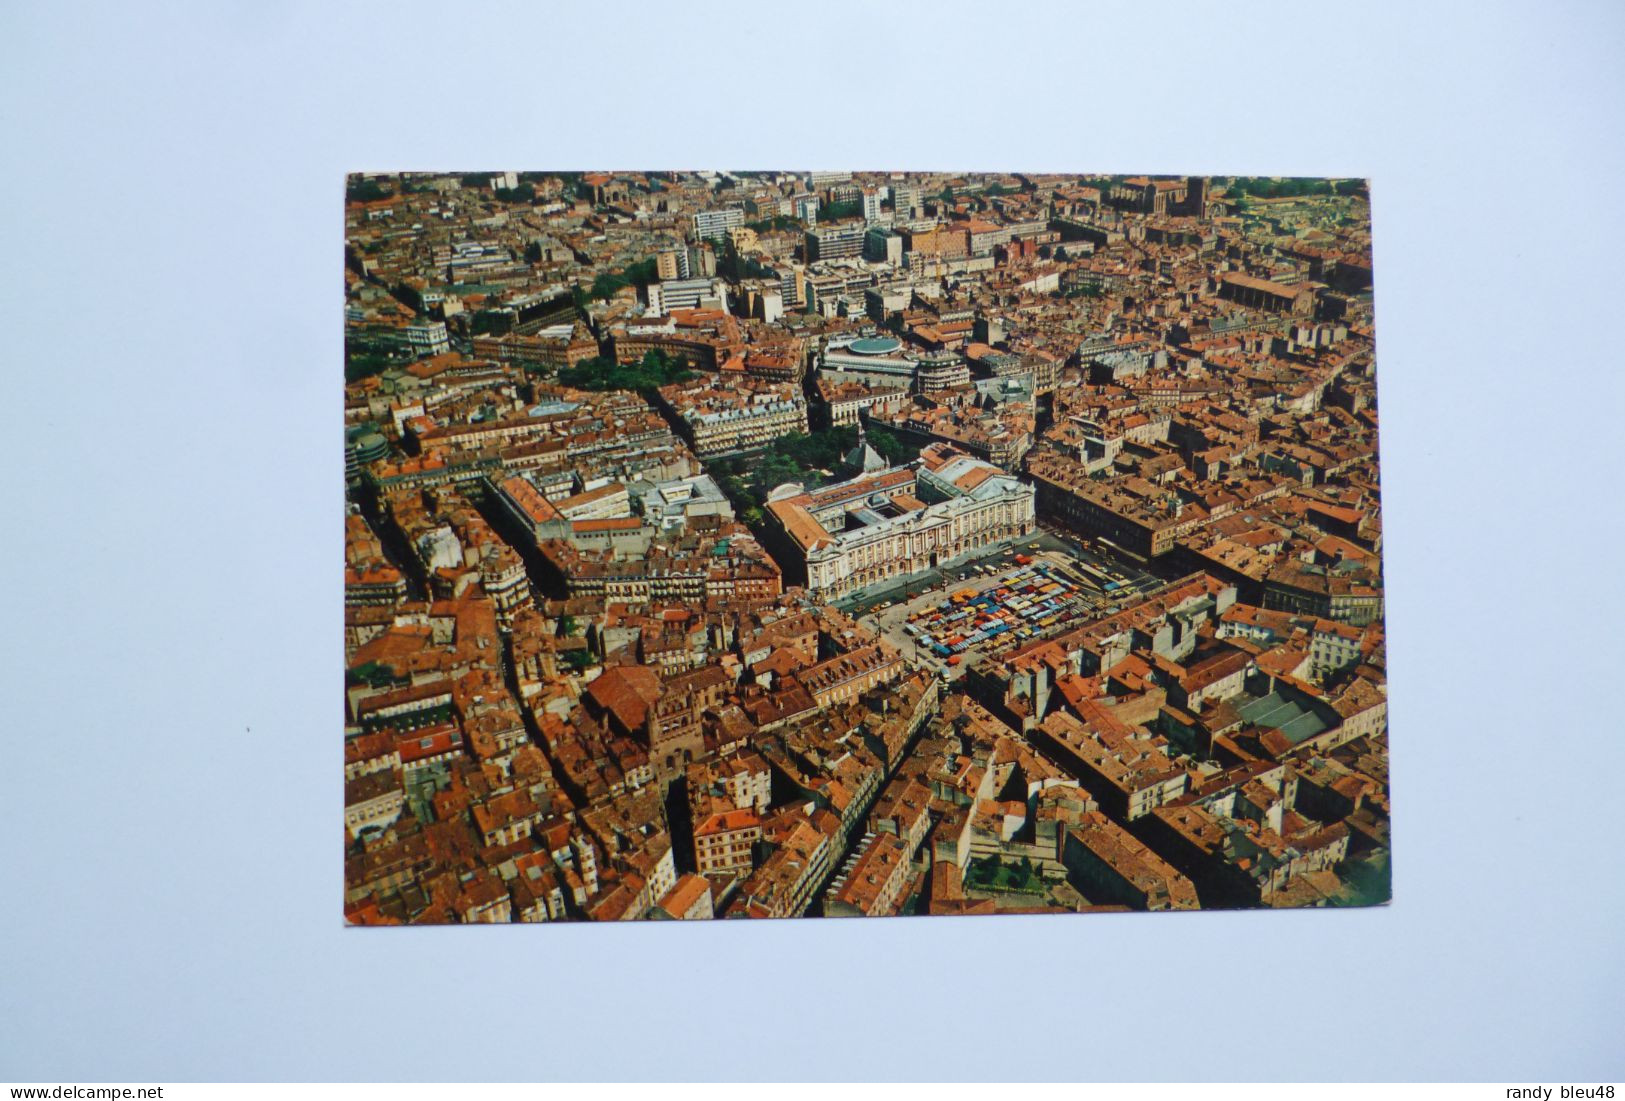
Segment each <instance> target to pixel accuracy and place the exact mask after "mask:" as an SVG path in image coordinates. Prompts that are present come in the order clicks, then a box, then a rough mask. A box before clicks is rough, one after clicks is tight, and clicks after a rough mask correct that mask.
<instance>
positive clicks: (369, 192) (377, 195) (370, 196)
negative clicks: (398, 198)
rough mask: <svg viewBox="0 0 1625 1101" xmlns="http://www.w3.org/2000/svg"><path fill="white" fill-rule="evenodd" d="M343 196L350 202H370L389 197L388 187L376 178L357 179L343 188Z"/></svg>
mask: <svg viewBox="0 0 1625 1101" xmlns="http://www.w3.org/2000/svg"><path fill="white" fill-rule="evenodd" d="M344 197H345V198H346V199H347V200H349V201H350V202H352V203H372V202H377V201H378V200H379V199H387V198H389V189H388V188H386V187H384V186H383V185H382V184H380V183H379V182H378V181H377V180H358V181H356V182H355V183H353V184H351V185H350V186H349V187H348V188H346V189H345V191H344Z"/></svg>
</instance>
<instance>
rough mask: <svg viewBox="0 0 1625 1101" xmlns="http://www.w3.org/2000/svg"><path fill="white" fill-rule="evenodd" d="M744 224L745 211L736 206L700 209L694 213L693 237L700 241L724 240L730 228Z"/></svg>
mask: <svg viewBox="0 0 1625 1101" xmlns="http://www.w3.org/2000/svg"><path fill="white" fill-rule="evenodd" d="M744 224H745V212H744V210H742V209H741V208H739V207H737V206H726V207H723V208H722V209H720V210H701V211H698V212H696V213H695V215H694V237H695V239H696V240H701V241H707V240H709V241H724V240H727V237H728V231H729V230H730V229H733V228H735V227H736V226H742V225H744Z"/></svg>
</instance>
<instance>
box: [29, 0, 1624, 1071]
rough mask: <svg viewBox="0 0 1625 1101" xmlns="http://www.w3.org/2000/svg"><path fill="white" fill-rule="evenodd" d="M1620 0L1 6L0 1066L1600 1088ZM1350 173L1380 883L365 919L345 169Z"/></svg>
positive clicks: (1613, 659) (1615, 492)
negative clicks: (1366, 906) (1387, 695)
mask: <svg viewBox="0 0 1625 1101" xmlns="http://www.w3.org/2000/svg"><path fill="white" fill-rule="evenodd" d="M1622 31H1625V17H1622V12H1621V9H1620V8H1619V7H1617V6H1614V5H1608V4H1597V5H1583V4H1561V3H1560V4H1550V5H1545V6H1543V7H1542V8H1541V9H1540V10H1535V9H1534V8H1533V7H1531V8H1530V9H1522V8H1515V7H1511V6H1507V5H1497V4H1481V5H1463V6H1460V7H1454V6H1452V7H1451V8H1450V9H1449V10H1447V11H1441V10H1436V9H1434V8H1432V7H1431V6H1427V5H1420V4H1409V3H1404V4H1378V5H1365V4H1357V5H1355V4H1348V5H1310V4H1267V3H1246V4H1240V3H1229V4H1222V5H1194V4H1192V5H1186V4H1171V3H1158V4H1146V5H1134V4H1121V3H1120V4H1112V5H1099V6H1089V5H1082V4H1079V5H1066V4H1060V3H1056V4H1045V5H1042V6H1033V5H1022V4H954V3H941V2H938V3H929V4H925V3H918V4H901V3H900V4H874V5H872V6H864V5H860V4H848V3H831V2H820V3H817V4H812V5H797V6H796V7H795V11H794V13H793V14H791V13H788V12H785V13H783V14H781V12H780V9H779V8H778V7H777V6H775V5H770V4H763V3H760V2H756V3H750V4H660V5H651V6H650V7H649V8H648V10H639V9H637V8H636V7H634V6H630V5H610V4H585V3H575V4H570V5H568V6H566V7H556V6H552V5H547V6H543V5H534V6H533V5H509V4H503V3H496V2H491V0H479V2H476V3H471V4H466V5H462V4H427V3H419V4H413V3H400V2H396V3H389V4H363V5H353V6H346V7H345V8H344V9H343V10H342V11H337V10H335V11H329V10H327V7H326V6H325V5H319V4H314V3H305V4H283V5H276V4H223V5H213V6H205V5H201V4H199V5H184V4H183V5H146V4H140V5H115V4H106V5H89V4H87V5H55V4H43V3H39V4H29V5H23V4H17V3H13V4H9V5H6V6H5V7H4V8H3V9H0V41H3V42H4V44H5V49H6V54H7V60H6V62H5V63H4V65H3V66H0V136H3V137H4V139H5V141H4V145H3V146H0V148H3V149H4V150H5V154H6V157H5V159H6V162H7V167H6V169H5V172H4V176H3V177H0V178H3V180H4V183H3V184H0V200H3V206H0V246H3V255H4V257H5V263H4V267H3V268H0V303H3V305H0V315H3V316H4V318H5V326H4V333H5V338H4V341H3V342H0V363H3V364H4V368H5V370H4V383H5V386H4V394H5V398H6V402H5V404H6V410H5V422H6V425H7V430H6V434H5V440H6V443H7V447H6V456H7V459H8V465H9V468H10V476H9V477H8V478H7V479H6V480H5V488H4V491H3V498H0V501H3V504H4V511H3V513H0V515H3V516H4V521H3V528H0V533H3V534H0V541H3V545H4V547H5V552H4V554H3V556H0V560H3V562H4V565H5V574H4V575H5V581H6V600H5V603H6V604H7V605H8V606H9V607H8V613H9V614H7V615H6V617H5V625H6V631H5V635H4V640H5V641H4V642H3V643H0V647H3V648H4V650H5V654H6V660H5V662H4V665H3V667H0V669H3V671H0V678H3V684H0V687H3V688H4V692H5V697H4V698H5V705H4V712H3V713H4V715H5V717H4V718H3V719H0V727H3V728H4V730H5V735H4V738H5V741H4V745H5V747H6V757H5V765H6V767H5V769H4V773H3V775H4V782H3V784H0V857H3V875H0V884H3V885H0V1020H3V1021H4V1026H3V1028H0V1079H7V1078H9V1079H13V1080H19V1079H20V1080H33V1081H52V1082H61V1081H75V1080H78V1081H88V1080H100V1079H122V1080H127V1081H128V1080H151V1081H163V1080H170V1081H175V1080H187V1079H233V1080H237V1079H251V1080H252V1079H268V1078H269V1079H276V1078H288V1079H307V1080H308V1079H342V1078H358V1079H388V1078H400V1079H433V1078H444V1079H453V1080H465V1081H466V1080H470V1079H482V1078H493V1079H508V1078H518V1079H546V1078H555V1077H558V1078H591V1077H600V1076H618V1077H632V1078H643V1077H680V1078H682V1077H702V1078H710V1077H775V1078H777V1077H798V1078H799V1077H815V1078H848V1077H854V1076H855V1077H864V1078H870V1077H927V1078H937V1077H982V1076H997V1077H1001V1078H1008V1077H1028V1076H1031V1077H1065V1078H1085V1079H1097V1080H1124V1079H1129V1080H1133V1079H1145V1078H1156V1079H1179V1078H1196V1079H1212V1078H1218V1079H1253V1080H1256V1079H1276V1078H1282V1079H1291V1078H1310V1079H1343V1078H1351V1079H1369V1078H1390V1077H1391V1078H1446V1079H1461V1078H1485V1079H1500V1080H1512V1079H1524V1080H1531V1081H1538V1080H1546V1081H1552V1080H1563V1081H1576V1080H1582V1079H1587V1078H1593V1079H1594V1078H1612V1079H1619V1078H1621V1077H1625V1054H1622V1053H1625V1045H1622V1043H1621V1038H1622V1026H1621V1015H1620V1009H1619V1007H1620V993H1619V991H1620V989H1621V983H1622V980H1625V936H1622V933H1621V928H1622V922H1621V914H1622V909H1625V891H1622V885H1621V878H1622V877H1621V871H1622V868H1625V857H1622V856H1621V852H1620V828H1619V823H1620V821H1621V818H1620V809H1619V799H1620V792H1621V779H1620V778H1621V776H1622V775H1625V752H1622V748H1625V729H1622V727H1625V724H1622V722H1621V720H1620V716H1619V709H1618V706H1617V703H1616V696H1617V685H1618V683H1619V680H1620V677H1621V671H1620V661H1619V659H1620V657H1621V644H1620V636H1619V628H1618V624H1619V622H1620V619H1621V614H1622V612H1625V607H1622V604H1625V601H1622V599H1621V595H1622V586H1621V580H1620V572H1619V566H1620V559H1621V556H1620V543H1619V540H1620V536H1621V530H1620V529H1621V523H1620V507H1619V506H1620V501H1621V497H1622V492H1621V482H1620V480H1619V479H1620V477H1621V474H1620V469H1619V462H1618V440H1619V438H1620V429H1619V414H1620V405H1621V397H1622V396H1625V395H1622V387H1621V383H1620V379H1619V371H1620V360H1621V353H1620V351H1619V344H1618V336H1617V330H1618V323H1619V319H1620V316H1621V294H1620V277H1619V269H1618V266H1617V264H1618V261H1617V257H1618V252H1619V247H1620V242H1621V239H1622V234H1621V229H1622V226H1621V221H1622V219H1621V213H1620V211H1621V209H1622V200H1621V189H1622V187H1625V163H1622V156H1621V142H1620V121H1619V120H1620V109H1621V107H1622V102H1621V100H1622V97H1621V90H1622V86H1621V76H1620V57H1621V54H1622V47H1625V34H1622ZM669 167H695V168H701V167H722V168H824V167H854V168H883V169H901V168H910V169H932V168H941V169H985V170H1029V171H1077V172H1091V171H1093V172H1139V171H1149V172H1178V173H1185V172H1198V173H1239V174H1248V175H1266V174H1302V175H1366V176H1370V177H1371V178H1372V179H1373V181H1374V182H1373V191H1374V196H1375V214H1374V218H1375V227H1376V240H1377V245H1376V257H1375V261H1376V285H1377V303H1378V350H1379V362H1380V370H1379V375H1380V380H1381V381H1380V385H1381V402H1382V415H1383V432H1382V448H1383V468H1384V484H1385V504H1386V512H1385V525H1386V546H1387V550H1386V558H1387V569H1388V593H1389V597H1390V603H1389V609H1390V611H1389V659H1390V666H1391V688H1392V692H1391V700H1392V712H1391V723H1392V737H1393V750H1394V761H1393V770H1394V783H1393V796H1394V804H1395V816H1394V842H1395V859H1394V868H1395V890H1396V902H1395V904H1394V905H1393V906H1391V907H1389V908H1386V909H1379V910H1371V911H1361V912H1334V913H1324V912H1308V913H1304V912H1299V913H1262V914H1194V915H1169V916H1160V917H1158V916H1146V915H1125V916H1120V917H1119V916H1111V917H1107V916H1101V917H1089V918H1078V919H1067V918H1056V917H1010V918H971V919H920V920H896V921H880V922H812V921H809V922H777V923H726V924H724V923H716V924H709V925H706V924H701V925H685V926H683V927H675V926H671V925H667V926H655V925H634V926H622V927H615V928H600V927H595V926H587V925H577V926H563V927H554V928H526V927H519V926H515V927H512V928H482V929H410V930H376V931H366V930H346V929H344V928H343V927H342V925H341V921H340V892H341V867H340V856H339V843H338V838H339V809H338V802H339V799H340V770H339V767H338V762H339V746H338V738H337V733H336V727H337V723H338V718H339V703H338V700H339V688H340V683H341V675H342V673H341V666H342V647H341V632H340V626H339V624H340V616H339V609H340V605H341V590H340V585H341V579H340V572H339V561H340V550H341V538H342V536H341V529H340V525H339V515H340V512H341V502H342V482H341V477H340V463H341V455H340V450H339V448H340V429H341V416H340V402H339V385H340V370H341V369H340V362H341V304H342V283H341V274H340V267H341V262H342V213H341V199H342V188H343V176H344V173H345V172H346V171H347V170H352V169H380V170H383V169H389V170H398V169H408V168H415V169H444V170H484V169H506V168H513V169H520V170H524V169H592V168H669Z"/></svg>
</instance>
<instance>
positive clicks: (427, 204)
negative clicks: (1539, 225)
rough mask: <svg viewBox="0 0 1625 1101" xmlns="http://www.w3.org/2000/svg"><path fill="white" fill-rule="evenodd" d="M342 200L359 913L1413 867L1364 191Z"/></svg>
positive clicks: (901, 892) (1211, 883)
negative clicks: (1398, 786)
mask: <svg viewBox="0 0 1625 1101" xmlns="http://www.w3.org/2000/svg"><path fill="white" fill-rule="evenodd" d="M335 190H336V188H335ZM336 199H337V195H336V194H335V200H336ZM344 212H345V234H346V239H345V250H344V252H345V259H344V278H345V312H344V335H345V340H344V440H345V444H344V479H345V490H346V494H345V499H346V509H345V574H344V579H345V580H344V608H343V617H344V653H345V675H344V717H343V724H342V725H343V746H344V761H343V769H344V911H343V912H344V916H345V920H346V921H347V922H348V923H350V924H352V925H401V924H470V923H493V922H496V923H508V922H529V923H537V924H546V923H551V922H561V921H634V920H688V919H708V918H787V917H879V916H895V915H920V916H939V915H998V914H1031V913H1054V914H1075V913H1106V912H1122V911H1175V910H1205V909H1238V908H1259V909H1265V908H1283V907H1341V906H1362V905H1372V904H1378V903H1383V902H1386V901H1388V898H1389V893H1390V891H1389V882H1390V876H1389V850H1390V846H1389V800H1388V791H1389V788H1388V714H1387V711H1388V709H1387V688H1386V666H1387V661H1386V648H1385V639H1384V597H1383V571H1382V514H1381V503H1380V498H1381V488H1380V477H1379V471H1378V402H1377V388H1376V355H1375V332H1374V316H1373V307H1372V285H1373V284H1372V279H1373V273H1372V265H1371V232H1372V228H1371V216H1370V194H1369V187H1368V184H1367V182H1366V181H1364V180H1360V179H1329V178H1328V179H1318V178H1314V179H1311V178H1270V177H1228V176H1158V175H1102V174H1089V173H1080V174H1075V175H1039V174H1032V173H1023V172H1011V173H941V172H925V173H922V172H908V171H896V172H885V171H873V172H862V171H851V172H849V171H748V172H747V171H738V172H730V171H614V172H612V171H601V172H586V171H553V172H549V171H540V172H519V171H482V172H453V173H433V172H397V173H378V172H369V173H359V174H356V175H353V176H351V177H350V178H349V179H348V181H347V184H346V195H345V201H344ZM334 477H335V478H336V477H337V472H335V474H334ZM1147 920H1150V919H1147Z"/></svg>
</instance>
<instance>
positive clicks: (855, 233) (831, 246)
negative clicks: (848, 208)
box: [807, 222, 865, 263]
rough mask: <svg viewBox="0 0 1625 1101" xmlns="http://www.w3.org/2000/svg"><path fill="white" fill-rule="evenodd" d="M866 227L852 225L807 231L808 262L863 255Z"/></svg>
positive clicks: (856, 224) (858, 224) (857, 224)
mask: <svg viewBox="0 0 1625 1101" xmlns="http://www.w3.org/2000/svg"><path fill="white" fill-rule="evenodd" d="M864 232H865V229H864V226H863V225H862V224H861V223H856V222H854V223H852V224H850V225H843V226H830V227H828V228H827V229H812V230H808V231H807V262H808V263H812V262H813V261H814V260H836V259H839V258H841V257H843V256H861V255H863V236H864Z"/></svg>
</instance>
